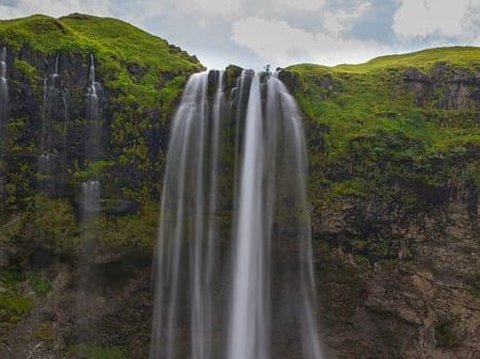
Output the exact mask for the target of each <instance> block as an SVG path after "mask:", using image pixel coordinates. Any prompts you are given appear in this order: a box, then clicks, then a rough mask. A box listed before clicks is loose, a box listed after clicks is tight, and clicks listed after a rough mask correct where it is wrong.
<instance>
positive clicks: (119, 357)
mask: <svg viewBox="0 0 480 359" xmlns="http://www.w3.org/2000/svg"><path fill="white" fill-rule="evenodd" d="M70 353H71V354H73V355H75V357H77V358H82V359H126V358H127V357H126V356H125V355H124V354H123V353H122V351H121V350H120V349H119V348H115V347H112V348H103V347H96V346H87V345H77V346H75V347H73V348H71V350H70Z"/></svg>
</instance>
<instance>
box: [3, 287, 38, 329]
mask: <svg viewBox="0 0 480 359" xmlns="http://www.w3.org/2000/svg"><path fill="white" fill-rule="evenodd" d="M32 304H33V303H32V299H31V298H29V297H26V296H24V295H21V294H18V293H15V292H6V293H0V323H2V324H3V325H10V324H15V323H18V322H19V321H20V320H21V319H22V317H23V316H25V315H26V314H28V313H29V312H30V310H31V309H32ZM2 324H0V326H2Z"/></svg>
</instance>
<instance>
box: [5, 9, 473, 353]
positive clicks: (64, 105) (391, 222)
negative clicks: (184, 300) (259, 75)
mask: <svg viewBox="0 0 480 359" xmlns="http://www.w3.org/2000/svg"><path fill="white" fill-rule="evenodd" d="M2 46H5V47H6V49H7V69H8V84H9V94H10V106H9V119H8V123H7V124H6V126H5V132H4V133H6V136H5V141H3V142H2V153H3V155H2V156H3V157H2V158H3V159H2V165H1V171H0V173H1V176H2V191H1V192H2V193H1V196H2V197H1V202H0V329H1V330H0V357H6V358H26V357H33V358H43V357H58V358H65V357H66V358H143V357H146V356H147V353H148V344H149V337H150V321H151V313H152V298H151V293H152V290H151V284H150V275H151V273H150V272H151V271H150V264H151V256H152V251H153V244H154V241H155V239H156V232H157V224H158V209H159V200H160V191H161V182H162V178H161V175H162V173H163V164H164V156H165V151H166V145H167V141H168V133H169V120H170V119H171V117H172V115H173V112H174V109H175V106H176V104H177V101H178V99H179V96H180V94H181V91H182V88H183V86H184V84H185V81H186V79H187V77H188V75H189V74H191V73H192V72H196V71H200V70H202V69H203V66H202V65H201V64H200V63H199V62H198V61H197V60H196V59H195V58H194V57H191V56H189V55H188V54H187V53H185V52H184V51H182V50H181V49H178V48H177V47H175V46H173V45H169V44H168V43H167V42H166V41H164V40H162V39H159V38H157V37H154V36H152V35H149V34H147V33H145V32H143V31H141V30H139V29H136V28H134V27H133V26H131V25H129V24H126V23H124V22H121V21H118V20H115V19H103V18H96V17H92V16H85V15H80V14H74V15H70V16H67V17H64V18H61V19H52V18H48V17H45V16H33V17H29V18H25V19H18V20H11V21H0V48H1V47H2ZM90 55H93V59H94V62H95V65H96V81H98V82H99V83H100V84H101V87H102V93H101V94H100V101H99V102H100V109H101V122H100V125H101V126H100V128H101V131H100V133H101V141H100V142H101V143H102V151H101V152H102V153H101V155H99V156H97V157H95V158H93V157H92V156H89V155H88V153H89V146H88V140H87V138H88V131H89V130H88V127H89V120H88V113H87V105H86V97H87V96H86V95H87V92H88V88H89V86H90V85H89V81H90V74H89V72H90V68H91V65H92V63H91V59H90ZM479 58H480V49H477V48H445V49H432V50H427V51H423V52H419V53H415V54H407V55H401V56H389V57H382V58H378V59H374V60H372V61H370V62H368V63H366V64H362V65H354V66H352V65H342V66H337V67H324V66H318V65H296V66H292V67H289V68H287V69H284V70H283V71H282V73H281V78H282V80H283V81H284V82H285V83H286V84H287V85H288V87H289V88H290V90H291V91H292V93H293V94H294V95H295V97H296V99H297V101H298V103H299V106H300V109H301V110H302V113H303V114H304V123H305V128H306V133H307V137H308V151H309V160H310V177H309V188H310V189H309V191H310V200H311V205H312V222H313V237H314V247H315V258H316V271H317V285H318V293H319V297H320V299H321V307H319V308H318V315H319V317H320V321H321V323H323V324H324V328H323V332H324V335H325V342H326V343H327V344H328V345H329V347H330V348H331V349H332V354H333V355H336V356H338V357H339V358H475V357H476V356H478V355H480V342H479V339H478V338H480V314H479V313H480V269H479V268H480V266H479V264H480V263H479V262H480V260H479V258H480V256H479V254H480V234H479V233H480V231H479V219H478V213H479V191H480V127H479V124H480V62H479V61H478V59H479ZM239 71H240V69H239V68H235V67H231V68H229V69H228V70H227V72H226V78H227V79H226V82H227V86H229V87H232V86H233V84H234V83H235V78H236V76H238V75H239ZM53 75H58V76H53ZM45 79H46V82H45ZM46 93H47V96H45V94H46ZM45 97H47V99H46V98H45ZM49 108H50V110H49ZM66 109H67V110H68V111H65V110H66ZM65 113H67V114H68V116H67V118H65ZM46 119H48V121H49V122H48V123H50V125H49V127H48V128H49V131H46V130H45V125H44V124H45V121H46ZM45 132H49V133H50V135H49V136H47V137H48V138H49V140H48V141H49V146H50V151H51V152H52V154H53V155H55V158H57V161H56V162H54V163H55V166H56V167H55V169H56V170H55V171H54V174H52V173H39V162H40V159H39V158H40V157H41V156H42V155H44V153H43V149H42V141H44V140H42V138H43V137H45V136H46V135H45ZM92 178H94V179H98V180H99V181H100V182H101V184H102V185H101V192H102V196H101V198H102V200H101V202H100V213H101V215H100V217H99V219H98V221H97V222H96V223H95V227H96V228H97V229H96V231H97V237H98V243H97V244H96V247H95V249H94V251H93V253H90V256H89V257H88V258H87V259H85V258H84V256H83V255H82V246H81V243H82V238H83V235H84V232H85V228H84V225H83V224H82V183H84V182H85V181H88V180H90V179H92ZM83 261H87V262H88V263H89V266H90V270H91V274H94V276H92V278H95V279H94V280H91V281H90V282H89V284H88V286H87V288H83V292H88V293H89V295H88V298H87V299H88V300H84V301H83V302H82V303H83V307H79V305H78V301H79V300H78V293H79V292H80V289H79V286H80V284H79V283H82V277H83V276H84V275H85V273H84V272H82V271H81V270H80V268H82V265H83ZM92 278H90V279H92ZM87 316H88V320H89V322H90V323H93V324H92V326H91V327H90V328H83V327H82V322H83V319H85V318H83V317H87Z"/></svg>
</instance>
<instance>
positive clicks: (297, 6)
mask: <svg viewBox="0 0 480 359" xmlns="http://www.w3.org/2000/svg"><path fill="white" fill-rule="evenodd" d="M272 2H273V4H272V5H273V6H278V5H283V6H285V7H287V8H289V9H292V10H295V11H316V10H320V9H321V8H322V7H323V6H324V5H325V0H273V1H272Z"/></svg>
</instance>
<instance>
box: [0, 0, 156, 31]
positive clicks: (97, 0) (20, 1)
mask: <svg viewBox="0 0 480 359" xmlns="http://www.w3.org/2000/svg"><path fill="white" fill-rule="evenodd" d="M147 8H148V9H149V11H148V12H146V11H145V9H147ZM74 12H79V13H86V14H91V15H96V16H106V17H119V18H122V19H124V20H127V21H130V22H133V23H134V24H135V25H142V23H143V21H144V20H145V18H147V17H148V16H152V15H156V14H158V13H160V12H161V7H160V6H159V4H158V2H157V1H155V0H136V1H133V2H126V1H123V0H0V19H13V18H18V17H25V16H30V15H32V14H44V15H49V16H52V17H60V16H65V15H68V14H71V13H74Z"/></svg>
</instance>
